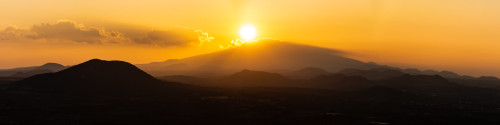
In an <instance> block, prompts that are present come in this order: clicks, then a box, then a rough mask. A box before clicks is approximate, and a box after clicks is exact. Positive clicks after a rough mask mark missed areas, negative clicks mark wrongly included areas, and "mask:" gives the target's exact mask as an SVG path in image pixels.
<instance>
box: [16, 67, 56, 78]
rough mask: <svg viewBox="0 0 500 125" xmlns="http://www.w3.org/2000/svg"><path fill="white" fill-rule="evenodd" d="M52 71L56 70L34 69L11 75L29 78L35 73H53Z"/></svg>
mask: <svg viewBox="0 0 500 125" xmlns="http://www.w3.org/2000/svg"><path fill="white" fill-rule="evenodd" d="M52 72H54V71H52V70H49V69H34V70H30V71H26V72H17V73H16V74H14V75H11V76H10V77H14V78H28V77H31V76H34V75H38V74H44V73H52Z"/></svg>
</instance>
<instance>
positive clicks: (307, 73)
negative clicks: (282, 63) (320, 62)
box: [286, 67, 330, 79]
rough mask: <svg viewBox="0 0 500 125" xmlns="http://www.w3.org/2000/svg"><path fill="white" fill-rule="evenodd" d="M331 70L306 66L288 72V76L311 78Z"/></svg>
mask: <svg viewBox="0 0 500 125" xmlns="http://www.w3.org/2000/svg"><path fill="white" fill-rule="evenodd" d="M329 73H330V72H328V71H326V70H324V69H321V68H315V67H306V68H304V69H301V70H297V71H294V72H290V73H287V74H286V76H287V77H289V78H292V79H310V78H314V77H316V76H320V75H326V74H329Z"/></svg>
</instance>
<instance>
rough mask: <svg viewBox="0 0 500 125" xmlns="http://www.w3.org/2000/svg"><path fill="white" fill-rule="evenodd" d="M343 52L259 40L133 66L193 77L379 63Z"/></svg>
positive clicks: (158, 73)
mask: <svg viewBox="0 0 500 125" xmlns="http://www.w3.org/2000/svg"><path fill="white" fill-rule="evenodd" d="M343 55H345V53H343V52H341V51H337V50H333V49H327V48H320V47H314V46H308V45H301V44H295V43H288V42H281V41H274V40H260V41H256V42H254V43H248V44H244V45H242V46H239V47H236V48H231V49H226V50H222V51H218V52H214V53H209V54H204V55H198V56H193V57H189V58H184V59H176V60H167V61H165V62H156V63H149V64H138V65H137V66H138V67H139V68H141V69H142V70H144V71H146V72H148V73H150V74H152V75H154V76H165V75H190V76H197V77H221V76H227V75H229V74H231V73H234V72H238V71H241V70H243V69H253V70H258V71H267V72H276V71H291V70H295V69H301V68H304V67H316V68H321V69H324V70H326V71H328V72H338V71H340V70H342V69H345V68H358V69H370V68H376V67H379V65H377V64H373V63H365V62H361V61H358V60H354V59H350V58H347V57H344V56H343Z"/></svg>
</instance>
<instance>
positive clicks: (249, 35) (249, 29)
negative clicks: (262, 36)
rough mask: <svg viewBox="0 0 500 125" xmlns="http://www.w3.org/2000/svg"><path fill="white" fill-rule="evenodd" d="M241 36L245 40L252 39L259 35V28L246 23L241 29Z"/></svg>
mask: <svg viewBox="0 0 500 125" xmlns="http://www.w3.org/2000/svg"><path fill="white" fill-rule="evenodd" d="M240 36H241V38H243V39H244V40H252V39H254V38H255V36H257V30H255V28H254V27H253V26H252V25H250V24H247V25H244V26H243V27H241V29H240Z"/></svg>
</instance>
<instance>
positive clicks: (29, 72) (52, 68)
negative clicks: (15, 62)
mask: <svg viewBox="0 0 500 125" xmlns="http://www.w3.org/2000/svg"><path fill="white" fill-rule="evenodd" d="M66 68H68V67H66V66H63V65H61V64H58V63H46V64H43V65H41V66H32V67H20V68H13V69H4V70H0V76H3V77H16V78H27V77H30V76H34V75H38V74H43V73H51V72H58V71H61V70H63V69H66Z"/></svg>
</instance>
